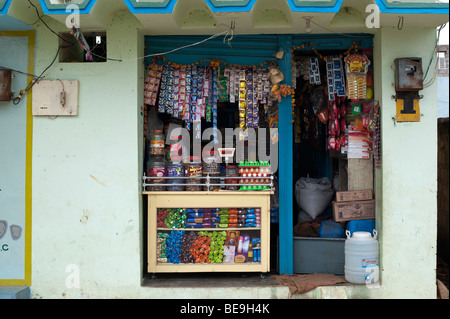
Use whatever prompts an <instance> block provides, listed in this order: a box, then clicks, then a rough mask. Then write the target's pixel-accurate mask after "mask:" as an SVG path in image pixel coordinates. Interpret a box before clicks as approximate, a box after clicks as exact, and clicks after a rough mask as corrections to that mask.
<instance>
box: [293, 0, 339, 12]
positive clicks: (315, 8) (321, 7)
mask: <svg viewBox="0 0 450 319" xmlns="http://www.w3.org/2000/svg"><path fill="white" fill-rule="evenodd" d="M287 2H288V4H289V7H290V8H291V10H292V11H293V12H331V13H332V12H338V11H339V9H340V8H341V5H342V2H344V0H330V1H328V2H324V3H317V2H315V1H304V3H302V4H299V2H298V1H296V0H287Z"/></svg>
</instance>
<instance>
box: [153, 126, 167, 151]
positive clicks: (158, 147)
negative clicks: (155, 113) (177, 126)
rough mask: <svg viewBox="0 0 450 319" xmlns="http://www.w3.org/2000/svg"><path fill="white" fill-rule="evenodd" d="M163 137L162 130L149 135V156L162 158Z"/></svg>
mask: <svg viewBox="0 0 450 319" xmlns="http://www.w3.org/2000/svg"><path fill="white" fill-rule="evenodd" d="M164 144H165V137H164V134H163V133H162V130H154V131H153V132H152V134H150V155H158V156H164Z"/></svg>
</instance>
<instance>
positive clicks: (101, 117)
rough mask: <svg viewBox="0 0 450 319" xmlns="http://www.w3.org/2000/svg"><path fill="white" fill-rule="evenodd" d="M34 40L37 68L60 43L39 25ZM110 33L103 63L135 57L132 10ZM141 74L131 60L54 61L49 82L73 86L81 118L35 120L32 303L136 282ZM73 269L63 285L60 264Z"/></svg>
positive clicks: (110, 293)
mask: <svg viewBox="0 0 450 319" xmlns="http://www.w3.org/2000/svg"><path fill="white" fill-rule="evenodd" d="M52 27H54V28H59V29H60V30H61V31H65V30H64V29H63V28H64V27H63V26H60V25H52ZM37 35H38V41H37V56H36V61H37V62H36V70H37V72H41V71H40V70H43V69H44V68H45V67H46V66H47V65H48V64H49V63H50V62H51V60H52V59H53V57H54V55H55V53H56V50H57V43H58V42H57V38H56V37H55V36H53V35H52V34H51V33H49V31H48V30H47V29H45V28H43V27H42V26H40V27H39V29H38V32H37ZM107 37H108V56H109V57H114V58H117V57H118V58H122V59H135V58H136V57H137V53H138V51H139V50H138V48H139V49H140V50H142V41H143V39H141V38H140V37H138V31H137V22H136V21H135V19H134V17H133V16H131V15H130V14H119V15H118V16H116V17H115V18H114V19H113V21H112V23H111V27H110V28H109V29H108V32H107ZM142 69H143V63H142V61H137V60H134V61H126V62H121V63H119V62H113V61H109V62H106V63H86V64H82V63H76V64H75V63H73V64H72V63H57V64H55V65H54V66H53V67H52V68H51V69H50V70H49V71H48V73H49V74H50V76H49V77H48V79H61V80H79V82H80V91H79V115H78V116H77V117H59V118H56V119H54V120H52V119H49V118H46V117H35V118H34V134H33V135H34V140H33V150H34V152H33V167H34V168H35V169H34V170H33V253H32V287H33V294H34V295H35V296H36V297H38V296H43V297H46V298H48V297H50V298H52V297H54V298H62V297H64V296H71V297H75V298H77V297H79V296H83V294H86V296H89V297H103V296H105V294H106V295H108V296H111V297H114V294H120V293H121V292H120V290H122V289H124V290H126V289H127V287H139V285H140V279H141V268H142V267H141V265H142V261H141V254H140V247H141V242H142V238H141V229H140V225H142V220H141V214H140V212H141V207H140V205H141V203H140V196H139V194H140V176H141V174H140V172H141V170H142V164H141V159H142V156H141V145H142V141H141V140H140V134H139V132H140V131H141V129H142V121H143V117H142V116H141V112H140V105H141V103H142V96H143V94H142V88H141V86H143V82H142V81H141V79H142V78H143V71H142ZM72 264H73V265H77V266H78V267H79V271H80V286H81V289H68V288H67V287H66V278H67V277H68V276H69V275H70V274H71V273H70V272H66V267H67V266H68V265H72ZM49 278H51V280H49ZM113 287H114V288H120V289H119V290H117V289H112V288H113Z"/></svg>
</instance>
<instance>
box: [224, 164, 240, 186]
mask: <svg viewBox="0 0 450 319" xmlns="http://www.w3.org/2000/svg"><path fill="white" fill-rule="evenodd" d="M226 176H227V177H238V176H239V169H238V167H237V166H236V165H227V167H226ZM225 184H239V183H238V180H237V179H234V178H227V179H225ZM238 189H239V186H237V185H236V186H234V185H232V186H230V185H228V186H227V190H238Z"/></svg>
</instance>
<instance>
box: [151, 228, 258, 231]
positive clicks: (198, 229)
mask: <svg viewBox="0 0 450 319" xmlns="http://www.w3.org/2000/svg"><path fill="white" fill-rule="evenodd" d="M156 230H161V231H171V230H183V231H227V230H237V231H243V230H250V231H251V230H257V231H260V230H261V227H227V228H222V227H214V228H161V227H158V228H156Z"/></svg>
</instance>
